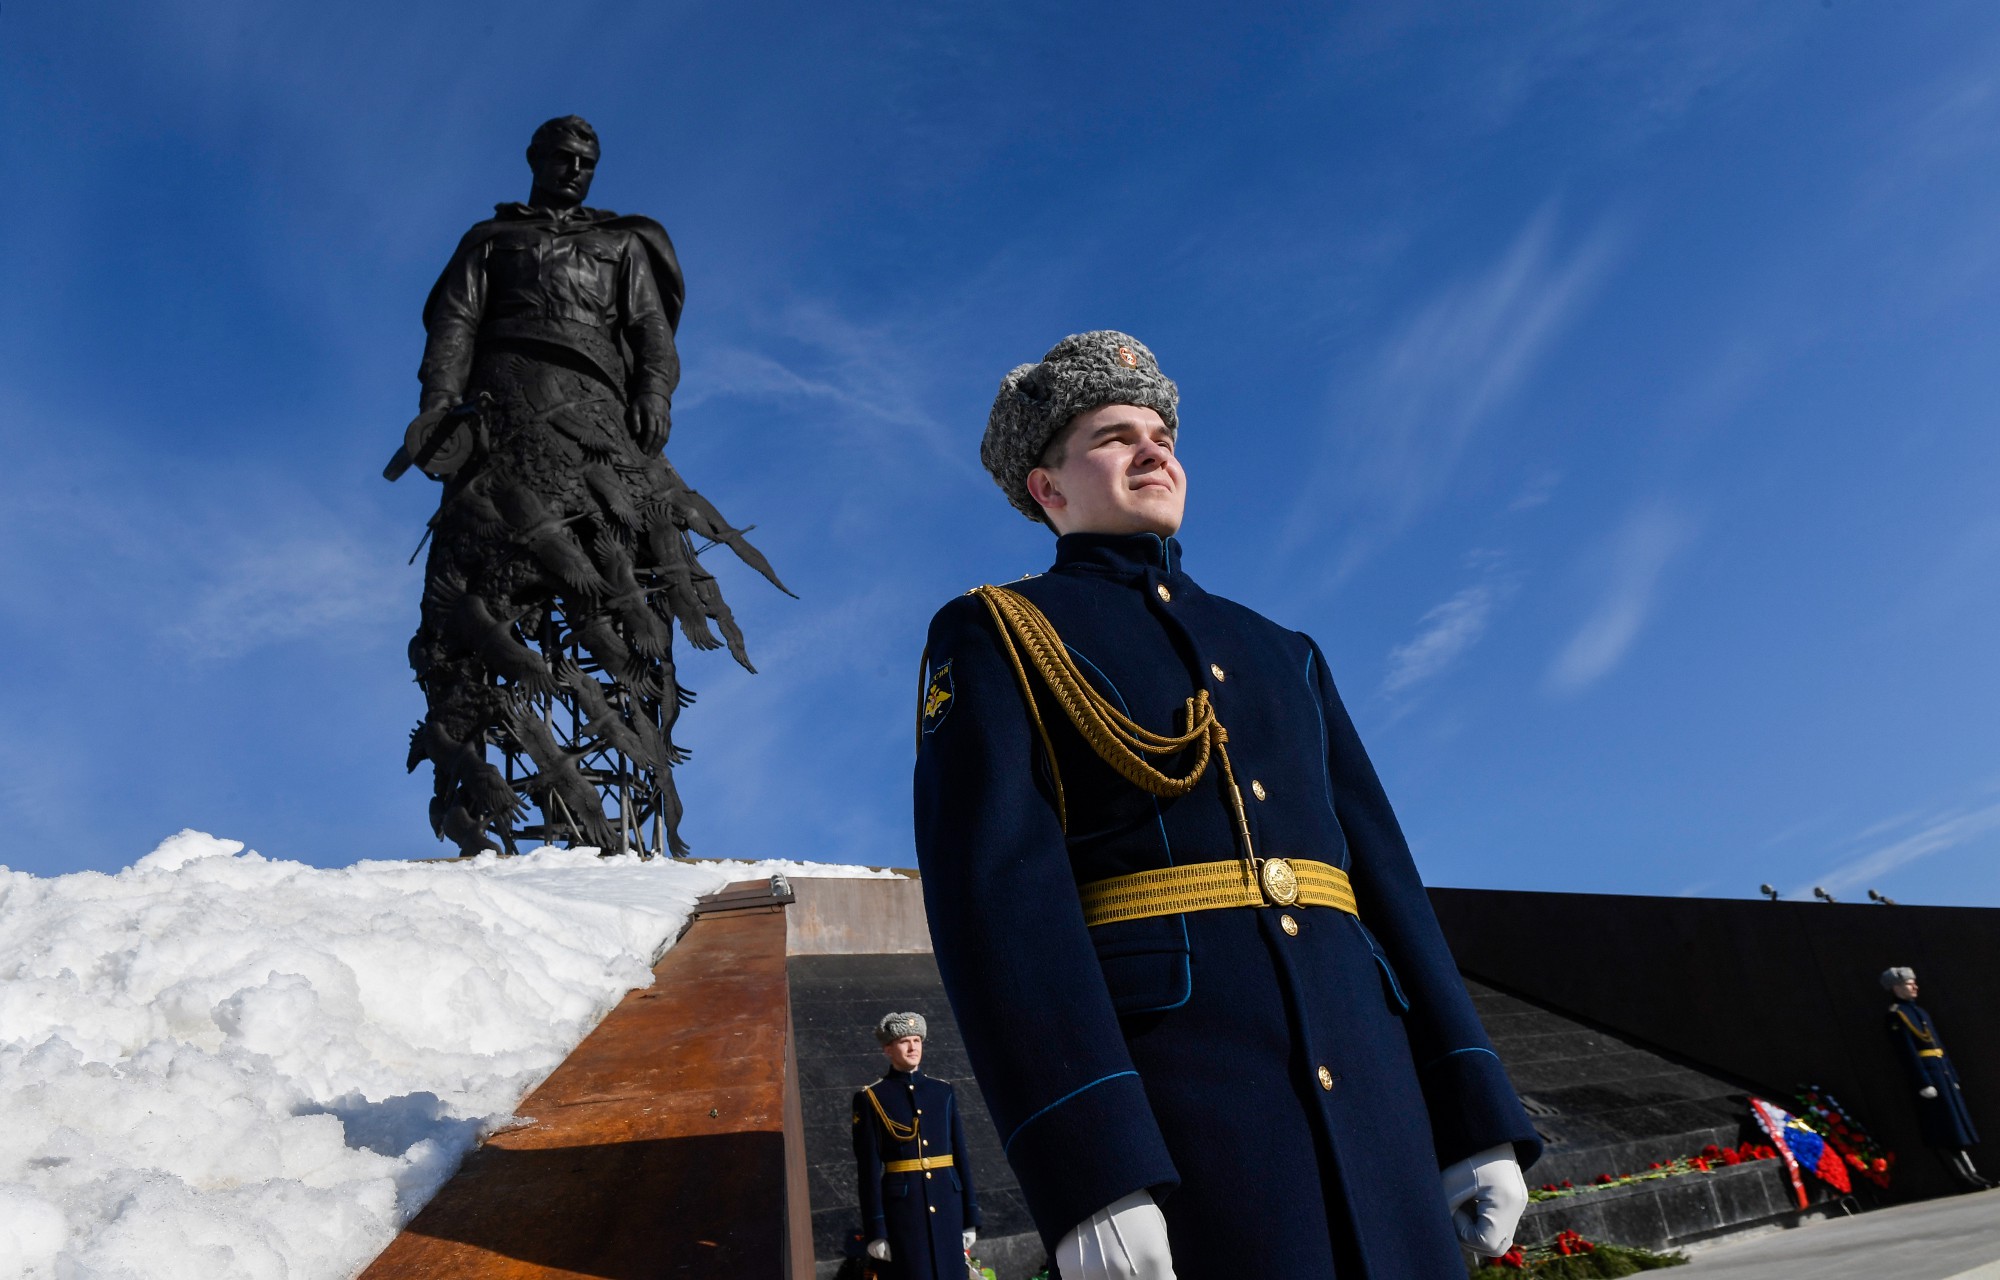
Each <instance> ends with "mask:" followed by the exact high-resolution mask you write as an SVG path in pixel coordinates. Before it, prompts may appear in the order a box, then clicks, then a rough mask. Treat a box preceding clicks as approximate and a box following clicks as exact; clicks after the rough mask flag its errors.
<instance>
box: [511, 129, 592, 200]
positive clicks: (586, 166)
mask: <svg viewBox="0 0 2000 1280" xmlns="http://www.w3.org/2000/svg"><path fill="white" fill-rule="evenodd" d="M597 157H598V145H597V130H595V129H593V128H591V127H590V122H589V121H588V120H585V119H584V118H583V117H582V116H558V117H556V118H555V119H554V120H549V121H545V122H544V123H543V124H542V127H541V128H539V129H537V130H535V136H534V137H532V138H530V139H529V140H528V167H529V168H530V169H532V170H533V171H534V174H535V191H534V195H533V196H532V197H531V198H530V200H529V203H530V204H536V205H552V206H556V207H560V208H570V207H574V206H576V205H579V204H582V203H583V201H584V198H585V197H587V196H588V195H589V194H590V182H591V179H592V178H594V177H596V176H597Z"/></svg>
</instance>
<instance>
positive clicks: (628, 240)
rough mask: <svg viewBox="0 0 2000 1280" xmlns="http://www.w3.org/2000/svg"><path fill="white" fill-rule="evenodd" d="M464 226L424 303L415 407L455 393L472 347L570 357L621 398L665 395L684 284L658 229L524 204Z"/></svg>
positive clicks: (633, 219) (440, 402)
mask: <svg viewBox="0 0 2000 1280" xmlns="http://www.w3.org/2000/svg"><path fill="white" fill-rule="evenodd" d="M494 212H495V216H494V217H493V218H490V219H488V220H487V221H485V222H482V223H479V224H478V225H477V226H475V227H473V228H472V230H470V231H468V232H466V233H465V237H464V238H463V239H462V240H460V241H459V245H458V249H457V251H456V252H454V253H453V254H452V257H451V261H450V262H449V263H448V264H447V265H446V266H445V269H444V273H443V274H442V275H440V276H439V277H438V281H437V284H436V285H434V286H432V288H431V294H430V298H429V299H428V300H427V301H426V302H425V303H424V329H425V330H426V333H427V335H428V337H427V340H426V343H425V346H424V362H423V365H422V366H421V367H420V368H419V370H418V373H417V376H418V378H419V379H420V380H421V381H422V382H423V386H424V394H423V399H422V402H421V403H422V406H423V407H424V408H426V409H432V408H440V407H443V408H449V407H451V406H453V405H455V404H457V403H458V401H459V397H460V395H461V394H462V393H463V392H464V390H465V386H466V382H467V381H468V379H469V378H470V376H471V373H472V368H473V362H474V359H475V358H476V356H477V355H478V354H479V353H480V352H484V351H493V350H500V349H509V348H511V349H514V350H522V351H528V352H531V353H536V354H553V355H557V356H561V357H567V359H568V361H569V362H570V363H571V364H573V365H575V366H577V367H580V368H582V369H584V370H586V371H588V372H590V373H592V374H594V375H595V376H596V377H598V378H600V379H601V380H602V381H603V382H604V383H605V384H606V385H607V386H609V387H611V388H612V389H613V390H615V391H616V392H617V393H618V395H619V396H620V398H621V399H626V400H628V401H629V400H630V399H632V398H635V397H637V396H641V395H657V396H660V397H662V398H665V399H671V398H672V396H673V392H674V387H675V386H676V385H677V384H678V383H679V382H680V371H681V366H680V356H679V354H678V353H677V351H676V350H675V347H674V329H675V326H677V325H678V324H679V323H680V318H681V303H682V298H683V294H684V287H685V286H684V284H683V281H682V278H681V268H680V261H679V259H678V258H677V257H676V256H675V254H674V246H673V242H672V241H671V240H670V239H669V238H668V237H667V232H666V229H665V228H664V227H662V226H660V224H659V223H657V222H654V221H653V220H652V219H651V218H645V217H640V216H637V215H629V216H625V217H620V216H618V215H616V214H613V213H608V212H605V211H604V210H601V209H573V210H567V211H563V212H557V211H552V210H548V209H538V208H534V207H532V206H529V205H524V204H503V205H499V206H496V208H495V210H494Z"/></svg>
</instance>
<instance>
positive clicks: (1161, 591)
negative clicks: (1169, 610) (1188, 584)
mask: <svg viewBox="0 0 2000 1280" xmlns="http://www.w3.org/2000/svg"><path fill="white" fill-rule="evenodd" d="M1153 590H1154V591H1155V592H1156V593H1158V595H1159V597H1160V602H1161V603H1162V604H1172V603H1173V599H1174V593H1173V592H1171V591H1169V590H1167V584H1166V583H1164V582H1162V583H1160V584H1159V585H1158V586H1156V587H1154V588H1153Z"/></svg>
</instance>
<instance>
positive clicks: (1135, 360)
mask: <svg viewBox="0 0 2000 1280" xmlns="http://www.w3.org/2000/svg"><path fill="white" fill-rule="evenodd" d="M1118 363H1119V364H1122V365H1124V366H1125V367H1126V368H1127V369H1136V368H1138V367H1139V353H1138V352H1136V351H1134V350H1132V348H1130V347H1127V346H1120V347H1119V348H1118Z"/></svg>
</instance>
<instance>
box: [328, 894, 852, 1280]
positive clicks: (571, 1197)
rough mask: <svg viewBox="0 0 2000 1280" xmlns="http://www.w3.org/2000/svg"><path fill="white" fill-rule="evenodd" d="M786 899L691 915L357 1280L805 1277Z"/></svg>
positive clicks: (805, 1215)
mask: <svg viewBox="0 0 2000 1280" xmlns="http://www.w3.org/2000/svg"><path fill="white" fill-rule="evenodd" d="M762 883H763V882H757V883H756V884H746V885H732V886H730V892H734V891H737V890H752V889H756V888H758V887H760V886H761V885H762ZM784 911H785V908H784V907H782V906H767V907H756V908H752V909H749V910H736V911H731V912H729V913H727V914H720V915H711V916H704V917H702V918H700V919H698V920H696V922H695V923H694V924H693V925H692V926H690V928H689V929H688V932H687V934H686V935H685V936H684V937H683V938H682V939H681V940H680V942H679V943H678V944H677V945H675V946H674V948H673V949H672V950H670V951H668V952H667V954H666V956H665V958H664V959H662V960H661V962H660V964H659V966H658V967H657V968H656V969H655V970H654V979H655V980H654V984H653V986H651V987H650V988H647V989H646V990H643V991H635V992H632V993H631V994H630V995H628V996H626V997H625V999H624V1001H623V1002H622V1003H620V1004H619V1006H618V1007H617V1008H616V1009H614V1010H613V1011H612V1012H611V1014H610V1015H609V1016H608V1017H606V1018H605V1019H604V1021H603V1022H602V1023H600V1024H599V1025H598V1027H597V1029H596V1030H595V1031H593V1032H591V1033H590V1035H589V1036H588V1037H587V1038H585V1040H584V1041H583V1043H582V1044H580V1045H579V1046H577V1049H576V1051H575V1052H574V1053H572V1054H571V1055H570V1056H569V1058H568V1059H567V1060H565V1061H564V1062H563V1064H562V1065H561V1066H560V1067H558V1068H556V1070H555V1072H554V1073H553V1074H552V1075H550V1076H549V1078H548V1080H547V1081H545V1082H544V1083H543V1084H542V1086H541V1087H540V1088H539V1089H537V1090H535V1091H534V1093H532V1094H530V1095H529V1096H528V1098H527V1099H526V1100H525V1101H524V1102H522V1104H521V1105H520V1107H519V1108H518V1113H519V1114H520V1115H522V1116H524V1117H530V1118H531V1121H530V1123H529V1124H527V1125H525V1126H524V1127H522V1128H519V1129H510V1130H508V1131H506V1132H504V1133H500V1134H496V1135H494V1136H493V1137H492V1138H491V1139H490V1140H488V1141H487V1142H486V1144H485V1145H484V1146H482V1147H480V1148H479V1150H477V1151H475V1152H473V1153H472V1155H470V1156H469V1157H467V1159H466V1162H465V1164H464V1166H463V1167H462V1168H461V1169H460V1170H459V1172H458V1174H457V1175H456V1176H455V1177H453V1178H452V1180H451V1181H450V1182H448V1183H447V1184H445V1187H444V1188H443V1190H441V1191H440V1192H439V1193H438V1195H437V1197H436V1198H435V1199H433V1200H432V1201H431V1203H430V1204H429V1205H428V1206H426V1207H425V1208H424V1210H423V1211H422V1212H421V1213H419V1214H418V1215H417V1217H416V1218H415V1220H413V1221H412V1222H411V1223H410V1225H409V1227H408V1228H406V1229H405V1230H404V1231H403V1233H402V1234H401V1235H400V1236H398V1237H397V1238H396V1240H395V1242H394V1243H392V1244H391V1245H390V1246H389V1248H388V1249H387V1250H385V1251H384V1252H383V1254H382V1255H381V1257H379V1258H378V1259H376V1261H375V1263H374V1264H373V1265H372V1266H370V1267H369V1268H368V1270H367V1271H365V1272H364V1273H363V1274H362V1280H446V1278H447V1277H448V1278H450V1280H473V1278H475V1277H477V1278H478V1280H531V1278H532V1280H548V1278H553V1277H594V1278H596V1280H649V1278H650V1277H669V1276H671V1277H676V1278H677V1280H681V1278H685V1280H804V1278H805V1277H810V1276H811V1275H812V1274H813V1265H812V1242H811V1228H810V1212H809V1209H808V1206H807V1203H806V1183H805V1153H804V1148H803V1138H802V1137H801V1131H800V1125H799V1121H798V1116H799V1101H798V1087H797V1074H798V1073H797V1070H796V1067H795V1058H794V1053H793V1048H792V1043H791V1041H792V1035H791V1006H790V996H789V994H788V991H787V986H786V974H785V917H784Z"/></svg>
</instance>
